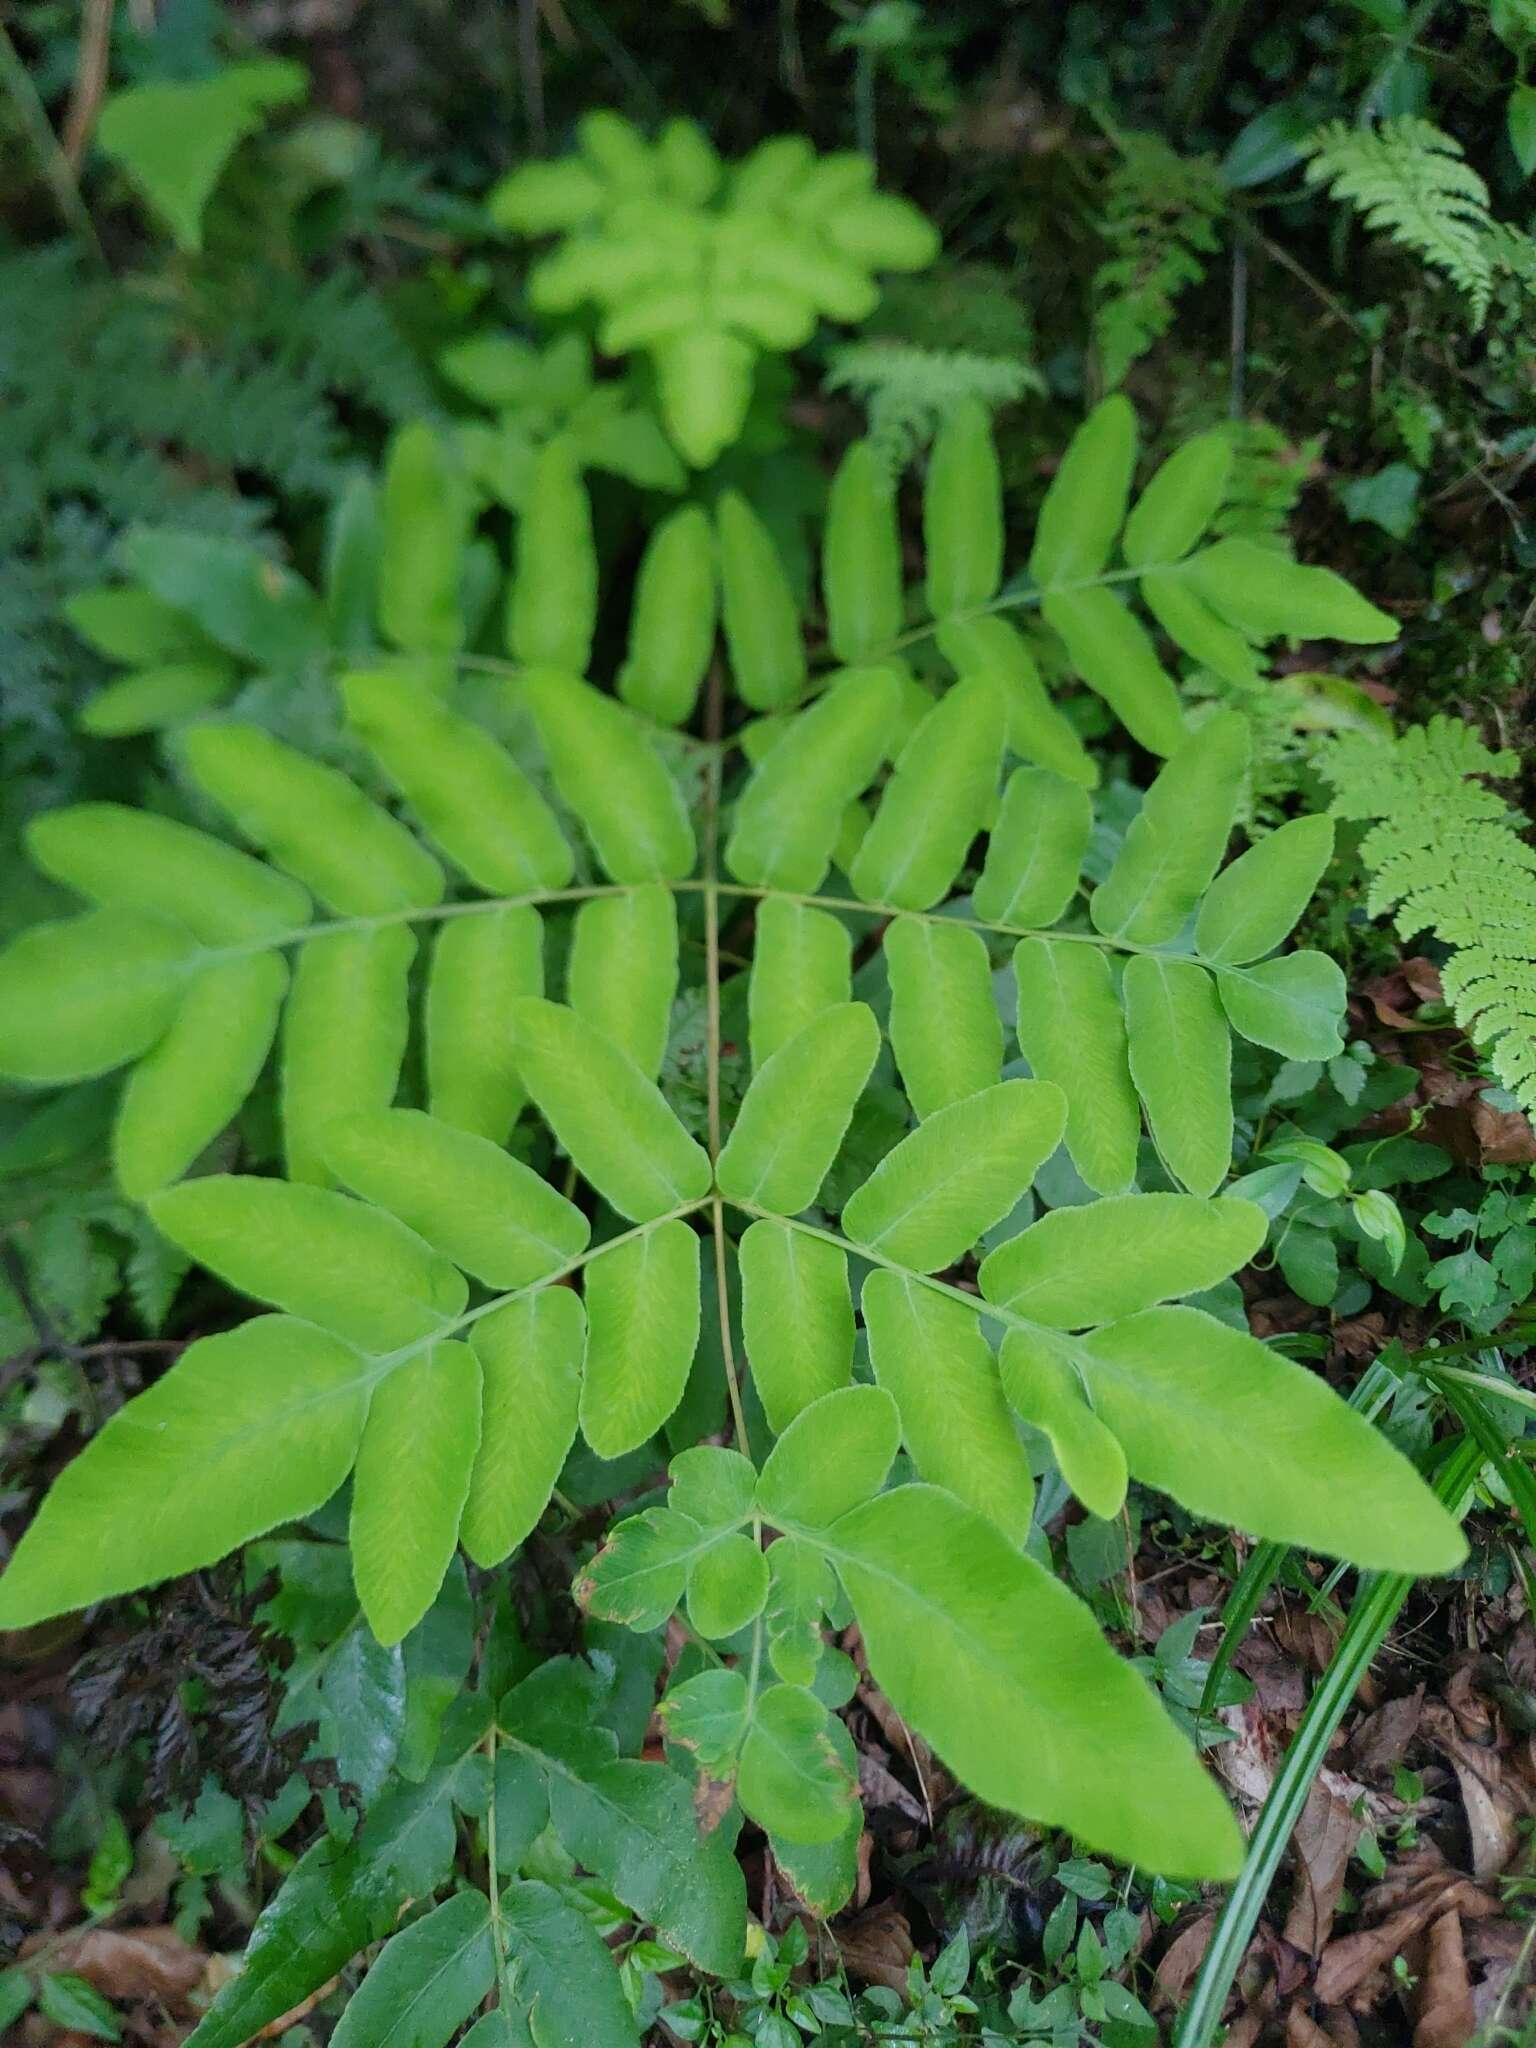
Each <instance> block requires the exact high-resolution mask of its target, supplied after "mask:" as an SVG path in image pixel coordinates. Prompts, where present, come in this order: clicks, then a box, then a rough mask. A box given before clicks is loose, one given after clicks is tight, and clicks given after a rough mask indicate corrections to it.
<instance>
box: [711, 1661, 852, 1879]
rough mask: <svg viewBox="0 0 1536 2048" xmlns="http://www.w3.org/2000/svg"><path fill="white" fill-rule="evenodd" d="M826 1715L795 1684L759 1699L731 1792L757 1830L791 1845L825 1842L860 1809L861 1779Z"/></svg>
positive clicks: (816, 1701) (810, 1694) (776, 1687)
mask: <svg viewBox="0 0 1536 2048" xmlns="http://www.w3.org/2000/svg"><path fill="white" fill-rule="evenodd" d="M831 1718H832V1717H831V1715H830V1714H829V1713H828V1712H827V1710H826V1708H825V1707H824V1706H823V1705H822V1704H821V1701H820V1700H819V1699H817V1697H816V1695H815V1694H814V1693H813V1692H808V1691H807V1690H806V1689H805V1687H804V1686H799V1685H770V1686H769V1687H768V1689H767V1691H766V1692H762V1693H760V1694H759V1695H758V1698H757V1703H756V1705H755V1707H754V1709H753V1713H752V1720H751V1724H750V1726H749V1727H748V1729H747V1739H746V1741H745V1742H744V1743H743V1744H742V1748H741V1764H740V1767H739V1769H738V1771H737V1776H736V1790H737V1793H738V1794H739V1796H740V1799H741V1803H742V1805H743V1807H744V1808H745V1809H746V1811H747V1812H748V1813H749V1814H750V1815H751V1816H752V1818H753V1820H755V1821H756V1822H757V1823H758V1825H759V1826H760V1827H765V1828H771V1829H772V1830H773V1832H774V1833H775V1834H781V1835H783V1836H785V1838H786V1839H787V1840H789V1841H794V1842H830V1841H833V1840H835V1839H836V1838H837V1837H838V1836H839V1835H841V1834H842V1833H843V1831H844V1829H845V1828H846V1826H847V1824H848V1811H849V1808H850V1807H852V1806H854V1805H856V1804H857V1803H858V1797H859V1780H858V1774H857V1772H856V1771H850V1770H849V1769H848V1766H847V1763H846V1761H845V1759H844V1755H843V1752H842V1751H841V1750H840V1748H839V1747H838V1745H837V1744H836V1743H834V1741H833V1740H832V1737H831V1735H830V1733H829V1732H828V1724H829V1723H830V1721H831Z"/></svg>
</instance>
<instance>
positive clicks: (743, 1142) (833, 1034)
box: [715, 1003, 880, 1216]
mask: <svg viewBox="0 0 1536 2048" xmlns="http://www.w3.org/2000/svg"><path fill="white" fill-rule="evenodd" d="M879 1051H880V1027H879V1025H878V1024H877V1023H876V1022H875V1017H874V1012H873V1011H872V1010H871V1009H870V1008H869V1006H868V1004H867V1003H839V1004H837V1005H836V1006H835V1008H833V1009H830V1010H823V1011H821V1013H820V1014H819V1015H818V1016H815V1017H813V1018H812V1019H811V1021H810V1023H809V1024H806V1025H804V1026H803V1027H802V1028H801V1029H800V1030H799V1031H797V1032H796V1033H795V1035H794V1037H793V1038H791V1039H790V1040H789V1042H788V1043H787V1044H786V1045H782V1046H780V1048H779V1050H778V1051H777V1052H776V1053H774V1054H773V1056H772V1057H771V1058H770V1059H768V1060H765V1061H764V1063H763V1065H762V1066H761V1067H759V1068H758V1070H757V1072H756V1074H755V1075H754V1076H753V1078H752V1085H751V1086H750V1087H749V1088H748V1090H747V1093H746V1096H745V1098H744V1099H743V1101H742V1105H741V1108H740V1110H739V1111H738V1113H737V1117H736V1125H735V1128H734V1130H733V1131H732V1132H731V1135H730V1137H729V1138H728V1139H727V1140H726V1144H725V1149H724V1151H722V1153H721V1154H720V1158H719V1161H718V1162H717V1165H716V1169H715V1171H716V1178H717V1180H718V1182H719V1186H720V1192H721V1193H722V1194H723V1195H724V1196H726V1198H727V1199H728V1200H730V1201H736V1202H750V1203H753V1204H755V1205H756V1206H758V1207H760V1208H764V1209H769V1210H772V1211H774V1212H775V1213H776V1214H778V1215H781V1216H794V1215H797V1214H798V1213H799V1211H800V1210H802V1209H807V1208H809V1207H810V1205H811V1203H812V1202H814V1201H815V1199H816V1195H817V1192H818V1190H819V1189H820V1187H821V1183H822V1181H823V1180H824V1179H825V1178H826V1174H827V1169H828V1168H829V1167H830V1166H831V1164H832V1161H833V1160H834V1159H835V1158H836V1157H837V1152H838V1148H839V1146H840V1145H841V1144H842V1142H843V1138H844V1135H845V1134H846V1132H847V1129H848V1120H849V1118H850V1117H851V1116H852V1115H853V1106H854V1104H855V1103H856V1102H857V1101H858V1099H859V1096H860V1094H861V1093H862V1092H863V1088H864V1084H865V1082H866V1081H867V1080H868V1079H869V1076H870V1071H871V1069H872V1068H873V1066H874V1064H875V1060H876V1057H877V1056H878V1054H879Z"/></svg>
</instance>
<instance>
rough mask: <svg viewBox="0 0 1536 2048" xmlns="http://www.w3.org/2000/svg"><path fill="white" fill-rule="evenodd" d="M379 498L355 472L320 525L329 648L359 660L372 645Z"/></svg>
mask: <svg viewBox="0 0 1536 2048" xmlns="http://www.w3.org/2000/svg"><path fill="white" fill-rule="evenodd" d="M381 496H382V494H381V492H380V489H379V486H378V484H377V483H376V482H375V480H374V478H373V477H372V476H371V475H370V474H369V473H368V471H367V470H364V469H355V470H353V472H352V474H351V475H350V476H349V477H348V478H347V480H346V482H345V483H344V484H343V485H342V487H341V489H340V490H339V491H338V492H337V494H336V496H335V498H334V499H333V500H332V503H331V509H330V512H329V514H328V516H327V518H326V522H325V563H324V569H323V573H322V578H321V582H322V588H323V590H324V593H325V611H326V620H327V623H328V624H329V626H330V637H331V644H332V645H333V646H334V647H335V648H336V650H337V652H338V653H339V654H342V655H344V656H358V655H364V654H366V653H367V652H368V650H369V649H370V648H371V647H372V646H373V644H374V629H373V622H374V616H375V614H376V612H377V610H378V599H379V580H380V572H381V556H382V553H383V546H384V534H383V507H382V504H381Z"/></svg>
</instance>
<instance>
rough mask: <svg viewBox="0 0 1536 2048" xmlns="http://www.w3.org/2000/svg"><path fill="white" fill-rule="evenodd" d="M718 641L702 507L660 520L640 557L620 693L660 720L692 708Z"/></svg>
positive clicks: (710, 549) (680, 716) (710, 547)
mask: <svg viewBox="0 0 1536 2048" xmlns="http://www.w3.org/2000/svg"><path fill="white" fill-rule="evenodd" d="M714 646H715V536H714V533H713V531H712V529H711V527H710V523H709V514H708V513H707V512H706V511H705V509H704V507H703V506H702V505H682V506H680V507H679V508H678V510H677V511H676V512H670V513H668V515H667V517H666V518H665V519H663V520H661V521H660V522H659V523H658V525H657V527H656V529H655V531H654V532H653V533H652V535H651V537H650V539H649V541H647V543H646V548H645V553H644V554H643V555H642V556H641V558H640V568H639V571H638V573H637V575H636V577H635V601H634V609H633V611H632V612H631V614H630V624H629V658H628V660H627V661H626V662H625V663H624V666H623V668H622V669H620V671H619V683H618V688H619V695H620V696H621V697H622V698H623V699H624V702H625V703H626V704H630V705H633V707H634V708H635V710H637V711H643V712H645V713H646V715H647V716H648V717H651V718H655V719H659V720H660V722H661V723H662V724H663V725H681V724H682V723H683V721H684V720H685V719H686V718H687V717H688V716H689V714H690V713H691V712H692V710H693V707H694V703H695V701H696V699H697V697H698V694H699V685H700V683H701V682H703V680H704V671H705V670H706V669H707V668H708V667H709V657H710V655H711V654H712V653H713V652H714Z"/></svg>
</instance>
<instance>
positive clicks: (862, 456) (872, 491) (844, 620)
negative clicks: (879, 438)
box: [821, 441, 901, 662]
mask: <svg viewBox="0 0 1536 2048" xmlns="http://www.w3.org/2000/svg"><path fill="white" fill-rule="evenodd" d="M821 583H822V595H823V596H824V598H825V600H826V607H827V638H828V640H829V641H830V642H831V645H832V652H833V654H834V655H835V656H836V657H837V659H838V660H839V661H846V662H855V661H868V660H870V659H871V658H877V657H878V656H879V654H880V653H881V651H882V650H883V649H884V648H885V647H887V646H888V645H889V644H890V642H891V641H893V640H894V639H895V638H896V636H897V635H898V634H899V633H900V631H901V539H900V536H899V535H898V533H897V530H896V494H895V491H894V489H893V488H892V485H891V480H890V477H889V475H888V474H887V472H886V467H885V464H884V463H883V462H882V461H881V460H880V457H879V456H878V455H877V454H876V452H875V449H874V445H873V443H872V442H869V441H855V442H854V443H853V445H852V447H850V448H849V450H848V452H847V454H846V455H845V456H844V457H843V459H842V461H841V462H840V463H839V464H838V468H837V474H836V476H834V477H833V479H832V488H831V490H830V491H829V492H828V493H827V520H826V527H825V530H824V538H823V541H822V551H821Z"/></svg>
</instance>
